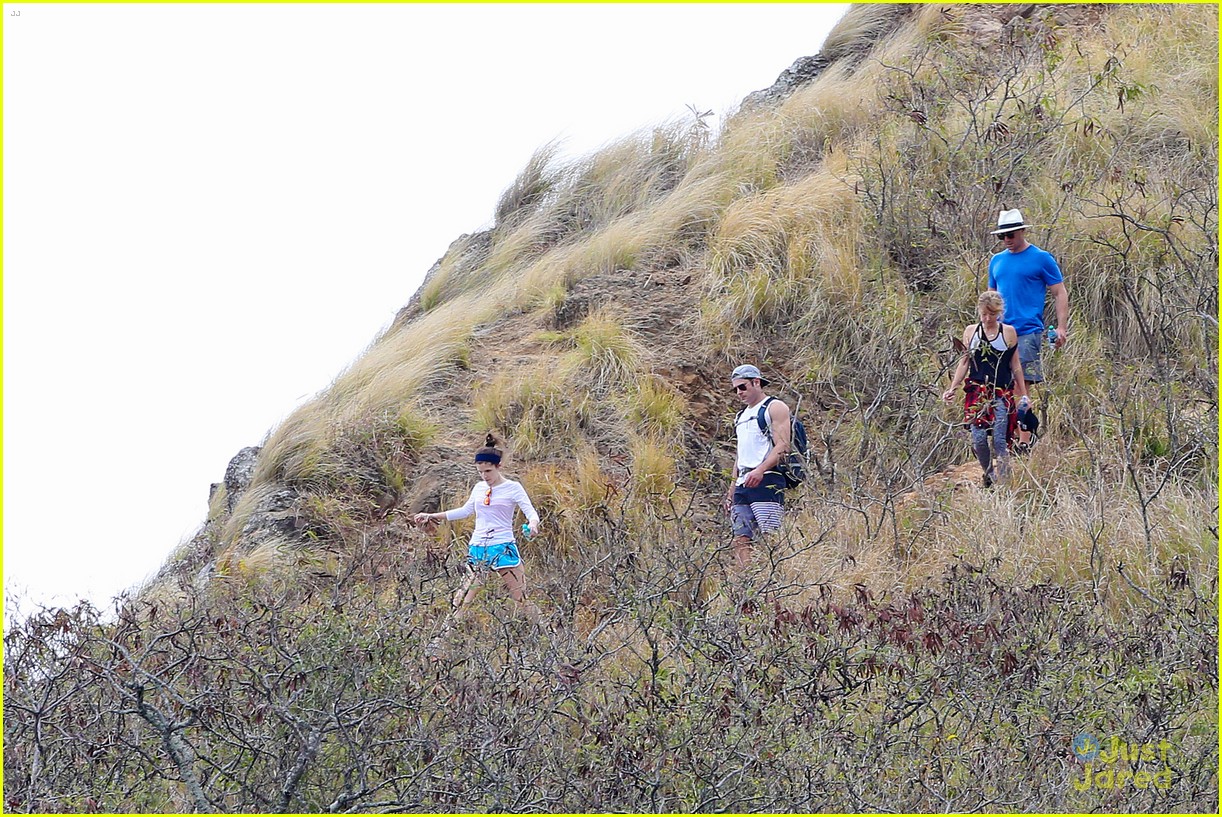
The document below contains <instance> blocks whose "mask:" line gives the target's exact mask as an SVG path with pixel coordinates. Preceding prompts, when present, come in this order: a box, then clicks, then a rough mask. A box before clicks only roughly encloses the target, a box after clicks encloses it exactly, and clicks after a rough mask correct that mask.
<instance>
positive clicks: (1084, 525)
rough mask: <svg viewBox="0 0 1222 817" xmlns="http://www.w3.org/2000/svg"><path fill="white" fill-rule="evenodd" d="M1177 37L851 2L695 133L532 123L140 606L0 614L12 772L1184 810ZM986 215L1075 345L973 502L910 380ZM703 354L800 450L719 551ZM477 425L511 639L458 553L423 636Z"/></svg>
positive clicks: (193, 784)
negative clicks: (503, 175) (990, 484)
mask: <svg viewBox="0 0 1222 817" xmlns="http://www.w3.org/2000/svg"><path fill="white" fill-rule="evenodd" d="M1016 12H1019V13H1018V14H1016ZM1217 52H1218V35H1217V9H1216V7H1211V6H1185V5H1178V6H1169V5H1163V6H1089V7H1088V6H1055V7H1020V6H945V7H944V6H903V7H893V6H860V7H855V8H854V9H853V11H852V12H851V13H850V14H849V16H848V17H846V19H845V20H844V21H843V22H842V23H841V25H840V26H839V27H838V28H837V30H836V31H834V32H833V34H832V35H831V37H830V38H829V40H828V42H827V44H826V45H825V48H824V52H823V56H824V57H826V58H827V61H828V67H827V68H825V69H824V70H823V72H822V73H821V74H820V75H819V76H818V77H817V78H816V79H814V80H813V81H811V82H809V83H808V84H806V85H804V86H802V87H801V88H799V89H797V90H796V91H794V92H793V93H791V94H789V95H788V96H786V97H785V98H784V99H783V100H781V101H779V102H776V103H772V104H766V105H760V106H755V107H750V108H744V109H743V110H742V111H740V112H739V113H738V114H737V115H736V116H734V117H733V118H732V119H731V120H730V121H729V122H728V123H727V125H726V126H725V128H724V130H723V131H722V132H721V133H717V134H711V133H709V132H708V130H707V129H706V128H705V127H704V125H703V122H702V121H701V120H699V119H693V120H691V121H686V122H676V123H670V124H667V125H663V126H659V127H656V128H652V129H648V130H644V131H642V132H641V133H639V134H636V135H634V136H632V137H630V138H627V139H624V140H622V141H621V142H619V143H617V144H614V145H612V146H610V147H608V148H606V149H605V150H603V151H601V152H599V153H597V154H595V155H592V156H589V157H586V158H584V159H581V160H578V161H565V160H561V159H559V158H558V154H557V152H556V150H555V148H554V147H553V146H544V147H542V148H541V149H540V150H539V151H538V153H537V154H536V155H535V156H534V157H532V158H531V159H530V161H529V162H528V163H527V165H526V167H525V168H524V169H523V171H522V173H521V175H520V176H519V178H518V179H516V180H513V181H512V183H510V184H508V186H507V188H506V191H505V193H504V195H503V196H502V197H501V199H500V201H499V202H496V203H491V202H490V203H489V204H490V206H492V205H493V204H495V209H494V212H495V226H494V227H493V228H492V229H490V230H488V231H486V232H481V233H478V234H475V235H471V236H464V237H462V238H460V239H459V240H458V241H456V242H455V243H454V244H453V245H452V246H451V248H450V250H449V251H448V252H447V254H446V255H445V257H443V258H442V259H441V260H440V261H439V263H438V264H437V265H436V266H435V268H434V269H433V270H432V271H431V272H430V274H429V276H428V278H427V279H426V281H425V283H424V285H423V287H422V288H421V290H420V292H419V293H417V295H416V296H415V297H414V298H413V300H412V302H411V303H410V304H408V305H407V306H406V307H405V308H404V309H403V310H402V311H401V313H400V315H399V317H398V318H397V320H396V321H395V322H394V324H393V325H392V326H391V327H390V329H389V330H387V331H386V332H385V333H384V334H382V335H381V336H380V337H378V338H377V339H376V340H375V341H374V342H373V343H372V344H371V346H370V347H369V349H368V350H367V351H366V352H365V354H364V355H362V356H361V357H360V358H359V359H357V360H356V361H354V362H353V363H352V365H351V366H350V367H349V368H348V369H347V370H345V371H344V372H342V373H341V374H340V375H339V376H338V377H337V378H336V379H335V381H334V383H333V384H332V385H331V386H330V387H329V388H328V389H327V390H325V391H324V392H323V393H321V394H320V395H319V396H318V397H317V399H315V400H314V401H313V402H311V403H309V404H307V405H305V406H303V407H302V408H301V409H299V410H298V411H297V412H296V413H294V414H293V415H292V416H291V417H290V418H289V419H288V420H286V421H285V423H284V424H283V425H282V426H281V427H280V428H278V429H276V430H275V432H274V433H273V434H272V435H271V436H270V438H269V439H268V440H266V441H265V444H264V445H263V447H262V450H261V452H260V453H259V456H258V460H257V463H256V465H255V469H254V473H253V478H252V480H251V482H250V484H249V486H248V487H244V489H243V490H242V491H241V492H240V493H237V492H235V493H234V494H232V495H226V493H225V492H224V491H221V492H219V493H218V495H217V496H216V497H215V500H214V503H213V510H212V513H211V514H210V518H209V521H208V524H207V525H206V526H205V527H204V528H203V529H202V530H201V532H200V534H199V536H197V537H196V539H195V540H194V541H193V542H191V543H190V544H189V545H188V546H185V547H184V548H183V549H182V551H181V552H180V553H178V554H175V557H174V558H173V559H172V560H171V561H170V562H169V563H168V564H167V565H166V568H165V569H164V570H163V573H162V575H161V576H160V577H159V578H158V580H157V581H156V582H154V583H153V584H152V585H151V586H150V587H149V588H147V589H146V591H145V592H144V593H143V594H142V597H141V598H140V599H139V600H138V601H135V602H131V603H127V604H125V605H123V606H122V607H121V609H120V611H119V613H118V618H117V620H116V621H110V622H108V623H107V622H106V620H105V617H103V616H101V615H100V614H99V613H98V612H97V611H94V610H90V609H88V608H79V609H76V610H64V611H52V612H50V613H48V614H47V615H46V616H43V617H35V618H34V619H31V620H30V621H29V622H27V623H26V624H25V625H24V626H23V627H22V628H19V629H16V630H14V631H13V632H11V633H10V634H9V635H8V636H7V637H6V655H5V699H4V701H5V746H4V751H5V800H6V807H7V808H8V809H10V810H15V811H73V810H85V811H88V810H101V811H115V810H129V811H152V810H192V809H195V810H234V811H328V810H329V811H345V812H348V811H434V810H436V811H525V810H531V811H538V810H548V811H714V810H728V811H748V810H781V811H878V810H892V809H894V810H905V811H931V810H940V811H946V810H955V811H960V810H980V811H1018V810H1023V811H1079V812H1082V811H1108V812H1125V811H1180V812H1183V811H1209V812H1216V811H1217V807H1218V796H1217V786H1218V779H1217V765H1218V763H1217V761H1218V732H1217V700H1218V699H1217V694H1218V660H1217V645H1218V630H1217V621H1218V619H1217V611H1218V605H1217V576H1218V563H1217V543H1218V538H1217V537H1218V534H1217V508H1218V504H1217V473H1218V470H1217V469H1218V401H1217V393H1218V389H1217V387H1218V380H1217V375H1218V362H1217V349H1218V332H1217V326H1218V324H1217V317H1218V302H1217V289H1218V288H1217V284H1218V277H1217V266H1218V255H1217V192H1218V177H1217V166H1218V162H1217V112H1218V97H1217V76H1218V65H1217ZM1013 207H1019V208H1021V209H1022V211H1023V213H1024V215H1025V216H1026V217H1027V219H1028V220H1029V221H1030V222H1032V223H1033V224H1035V225H1036V227H1035V228H1034V229H1033V230H1031V231H1030V233H1031V235H1030V238H1031V240H1032V241H1033V242H1034V243H1036V244H1037V245H1039V246H1042V247H1044V248H1045V249H1048V250H1050V251H1051V252H1053V253H1054V254H1055V255H1056V256H1057V258H1058V260H1059V261H1060V264H1061V267H1062V269H1063V270H1064V271H1065V274H1066V281H1067V286H1068V288H1069V291H1070V302H1071V311H1072V321H1071V328H1072V334H1071V341H1070V343H1069V344H1067V345H1066V347H1065V348H1064V349H1063V350H1061V351H1059V352H1056V353H1055V354H1052V355H1051V356H1050V358H1049V359H1048V360H1047V363H1046V375H1047V379H1048V382H1047V385H1046V387H1045V389H1044V391H1043V400H1044V402H1045V404H1046V410H1047V414H1048V418H1049V420H1048V422H1047V424H1046V425H1047V427H1046V429H1045V432H1046V433H1045V436H1044V439H1043V440H1042V441H1041V442H1040V443H1039V445H1038V446H1037V447H1036V448H1035V450H1034V451H1033V453H1032V454H1031V455H1030V456H1029V457H1026V458H1023V459H1021V460H1019V461H1018V462H1017V463H1016V473H1015V475H1014V477H1013V478H1012V480H1011V481H1010V482H1009V483H1007V484H1004V485H1001V486H999V487H997V488H995V489H994V490H992V491H985V490H982V489H981V488H979V469H978V467H977V466H975V465H974V464H970V463H971V460H972V458H971V455H970V453H969V451H968V448H967V444H966V441H965V437H964V432H963V431H962V430H961V429H960V428H959V426H958V423H957V421H958V419H959V417H958V411H957V410H956V409H955V408H954V407H952V406H948V405H946V404H944V403H942V401H941V400H940V394H941V392H942V390H943V389H945V388H946V384H947V383H948V382H949V378H950V371H951V369H952V367H953V365H954V363H955V360H956V357H955V353H954V351H953V349H952V345H951V344H952V340H951V339H952V337H954V336H956V335H958V333H959V332H960V330H961V329H962V326H963V325H964V323H966V322H967V321H969V320H971V319H972V316H973V313H974V304H975V299H976V296H977V294H978V293H979V292H980V291H981V289H983V288H984V281H985V270H986V262H987V259H988V257H989V254H990V253H991V252H993V251H995V249H996V247H995V246H994V244H993V243H992V242H991V241H990V240H989V237H988V235H987V233H988V230H989V229H991V227H992V225H993V224H994V223H995V220H996V216H997V212H998V211H999V210H1000V209H1008V208H1013ZM1046 354H1047V353H1046ZM740 362H755V363H758V364H759V365H760V366H761V367H762V368H763V369H764V370H765V372H766V373H767V374H768V375H770V376H771V377H772V378H773V380H774V386H773V387H772V388H771V389H770V391H773V392H774V393H777V394H779V395H780V396H783V397H785V398H786V399H787V400H788V401H789V402H790V403H791V405H797V404H798V400H799V398H800V400H801V402H800V410H801V414H802V415H803V417H804V419H805V421H806V424H807V426H808V428H809V429H810V431H811V434H812V442H813V445H814V450H815V456H816V461H817V462H816V469H815V471H816V472H815V474H814V475H813V477H812V480H811V483H810V484H809V485H808V486H806V487H805V488H804V489H803V490H802V491H801V492H799V493H797V494H796V495H795V496H793V497H792V498H791V502H790V513H789V514H788V516H787V520H786V523H785V527H784V529H783V531H782V533H781V535H780V536H778V537H777V541H776V542H774V543H773V545H772V548H771V552H769V553H762V554H761V557H760V559H759V560H758V564H757V566H756V569H754V570H753V571H752V573H751V574H750V575H748V576H735V575H733V574H732V573H730V572H728V566H729V562H730V559H729V556H728V552H727V547H728V531H727V526H726V523H725V520H724V516H723V514H722V513H721V511H720V510H719V508H718V501H719V499H720V497H721V495H723V493H724V490H725V486H726V484H727V483H726V470H727V469H728V467H729V466H730V465H731V459H732V453H731V452H732V444H731V440H732V433H731V430H730V427H729V422H728V421H729V420H730V419H731V418H732V416H733V413H734V411H735V408H736V403H735V401H734V400H733V398H732V396H731V394H730V392H729V388H728V381H727V379H726V378H727V373H728V372H729V371H730V369H731V368H732V367H733V366H734V365H735V364H736V363H740ZM489 430H495V431H497V432H498V433H500V434H502V435H503V436H504V437H505V439H506V440H507V442H508V448H509V460H508V465H507V472H508V473H509V475H510V476H512V477H514V478H518V479H521V480H522V482H523V483H524V484H525V485H526V487H527V489H528V490H529V492H530V494H531V496H532V497H533V498H534V499H535V502H536V505H537V506H539V508H540V510H541V512H542V514H543V520H544V526H545V530H544V533H543V534H542V535H541V536H540V537H539V538H538V539H537V540H535V541H532V542H530V543H528V544H526V545H525V546H524V556H525V560H526V565H527V571H528V577H529V579H530V581H531V584H532V588H533V598H534V599H535V600H536V601H537V602H538V603H539V604H540V606H541V607H543V608H544V610H545V613H546V614H547V616H548V618H549V621H550V627H548V628H543V629H536V628H534V627H533V626H532V625H529V624H528V623H526V622H525V621H521V620H519V619H517V618H516V617H515V616H514V614H513V611H512V609H511V607H510V605H509V603H508V601H507V600H506V599H505V598H504V593H503V592H502V591H501V590H500V588H499V587H498V586H496V584H495V583H493V585H492V586H490V587H489V589H488V590H487V591H486V592H485V595H484V596H483V597H482V598H481V599H480V600H479V601H478V602H477V604H476V609H475V611H474V612H475V615H474V616H473V617H472V621H471V622H470V623H469V624H468V626H466V627H465V628H464V629H463V630H461V631H459V632H456V633H454V634H453V635H452V636H451V638H450V641H449V643H448V647H447V654H446V659H445V660H444V661H442V662H441V663H439V664H430V663H429V662H427V661H425V659H424V658H423V645H424V644H425V643H426V642H427V641H428V640H429V639H430V638H432V637H433V635H434V634H435V633H436V631H437V628H438V624H439V622H440V620H441V618H442V617H443V616H444V614H445V613H446V611H447V610H448V606H449V601H448V597H449V594H450V592H451V591H452V588H453V587H454V586H455V584H456V582H457V580H458V570H459V564H460V554H461V553H462V551H463V549H464V548H463V543H464V542H465V537H464V533H466V532H467V531H466V530H465V529H464V528H462V527H457V528H453V529H448V530H445V531H443V532H442V533H439V534H437V535H435V536H428V535H425V534H424V533H422V532H420V531H417V530H416V529H414V528H413V527H412V526H411V524H410V518H411V515H412V514H413V513H414V512H416V511H418V510H422V509H424V510H435V509H437V508H438V507H439V506H440V507H451V506H453V505H455V504H458V503H459V502H460V501H461V498H465V495H466V492H467V491H468V490H469V487H470V484H471V482H472V481H473V480H474V479H475V476H474V472H473V469H472V468H471V467H470V465H469V462H468V461H469V458H470V452H471V451H472V449H474V448H475V447H476V446H477V445H479V444H480V442H481V441H482V439H483V436H484V434H485V433H486V432H487V431H489ZM965 463H967V464H965ZM1082 735H1090V736H1092V737H1094V738H1095V739H1097V741H1101V742H1103V744H1104V749H1105V752H1104V753H1103V755H1102V756H1100V758H1101V759H1100V758H1096V759H1095V760H1094V761H1093V762H1092V763H1090V764H1087V763H1084V762H1083V761H1082V760H1081V759H1080V757H1079V755H1080V754H1081V753H1080V752H1079V753H1078V754H1075V746H1076V745H1077V746H1078V748H1079V749H1081V746H1080V744H1076V743H1075V741H1076V740H1077V739H1079V737H1080V736H1082ZM1113 737H1116V738H1118V739H1119V741H1120V742H1123V743H1124V744H1125V745H1126V746H1128V745H1129V744H1132V745H1133V746H1134V747H1135V748H1136V749H1137V750H1138V751H1137V753H1136V754H1137V756H1136V757H1134V758H1132V759H1130V760H1128V761H1125V760H1121V759H1118V758H1117V759H1114V760H1113V761H1112V762H1106V759H1107V758H1108V757H1109V755H1108V753H1107V751H1106V750H1107V749H1108V748H1109V747H1110V746H1111V743H1110V739H1111V738H1113ZM1146 747H1149V748H1150V751H1149V752H1148V753H1147V754H1148V755H1150V757H1146V756H1145V755H1142V754H1141V752H1140V750H1141V749H1143V748H1146ZM1087 769H1090V770H1091V773H1092V774H1095V775H1096V777H1094V778H1093V779H1087V778H1086V777H1085V775H1086V774H1087ZM1122 771H1127V772H1129V773H1130V774H1128V776H1127V777H1125V775H1122V774H1120V772H1122ZM1104 772H1109V773H1110V774H1109V775H1108V777H1107V778H1106V779H1107V781H1108V785H1103V783H1102V781H1103V780H1104V778H1103V776H1102V775H1103V773H1104ZM1137 772H1140V773H1143V774H1146V775H1149V777H1147V778H1137V777H1134V774H1133V773H1137ZM1160 775H1161V776H1160ZM1139 779H1140V780H1142V781H1143V782H1144V783H1145V785H1141V786H1139V785H1137V781H1138V780H1139ZM1084 780H1085V781H1086V783H1085V784H1083V781H1084ZM1117 780H1120V781H1121V782H1120V783H1119V784H1117V783H1116V781H1117ZM1164 780H1165V781H1166V782H1167V785H1166V786H1163V785H1162V781H1164Z"/></svg>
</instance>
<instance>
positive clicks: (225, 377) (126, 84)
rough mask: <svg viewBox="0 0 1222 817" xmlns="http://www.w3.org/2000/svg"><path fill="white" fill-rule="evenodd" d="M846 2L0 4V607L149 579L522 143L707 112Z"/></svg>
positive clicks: (456, 229)
mask: <svg viewBox="0 0 1222 817" xmlns="http://www.w3.org/2000/svg"><path fill="white" fill-rule="evenodd" d="M846 9H847V6H845V5H832V4H776V5H771V4H770V5H764V4H742V5H738V4H735V5H729V4H707V5H706V4H680V5H388V4H373V5H313V4H302V5H281V4H269V5H255V4H251V5H245V4H235V5H213V4H204V5H168V4H167V5H153V4H147V5H146V4H135V5H126V6H124V5H94V4H62V5H61V4H46V5H44V4H22V3H6V4H4V13H3V14H4V16H3V36H4V67H3V70H4V75H3V77H4V97H3V106H4V110H3V115H4V120H3V138H4V146H3V147H4V245H3V246H4V258H3V264H4V266H3V275H4V281H3V283H4V293H3V294H4V301H3V303H4V370H3V372H4V392H3V411H4V427H3V430H4V440H3V450H4V482H3V501H4V513H3V526H4V530H3V537H4V538H3V548H4V551H3V569H4V585H5V593H6V597H8V598H9V600H10V603H11V601H12V600H13V598H14V597H19V598H21V599H25V602H24V603H23V604H22V605H21V606H22V609H23V610H25V609H30V607H31V605H32V604H35V603H36V604H65V603H72V602H73V601H75V600H76V599H77V598H88V599H90V600H91V601H93V602H94V603H95V604H98V605H99V606H103V607H105V606H108V605H107V602H108V600H109V599H110V598H112V597H113V596H114V595H115V594H117V593H118V592H120V591H121V590H123V589H124V588H126V587H129V586H132V585H134V584H137V583H139V582H140V581H141V580H142V579H143V578H145V577H146V576H147V575H149V574H151V573H152V572H154V571H155V570H156V569H157V568H158V567H159V566H160V564H161V563H162V561H163V560H164V559H165V557H166V556H167V555H169V553H170V552H171V551H172V550H173V549H174V548H175V547H176V546H177V545H178V544H179V542H181V541H183V540H185V539H188V538H190V536H191V535H192V534H193V533H194V532H195V530H196V529H197V528H198V527H199V525H200V524H201V523H202V521H203V519H204V516H205V513H206V511H207V499H208V487H209V485H210V484H211V483H213V482H220V481H221V480H222V479H223V477H224V473H225V466H226V465H227V464H228V462H229V459H230V458H231V457H232V456H233V455H234V454H236V453H237V451H238V450H239V449H240V448H242V447H243V446H246V445H257V444H259V443H261V442H262V441H263V439H264V437H265V436H266V434H267V433H268V431H269V430H271V429H272V428H273V427H275V426H276V425H277V424H278V423H279V422H280V421H281V420H283V419H284V418H285V417H286V416H287V415H288V414H289V413H290V412H291V411H292V410H293V409H294V408H296V407H297V406H298V405H300V404H301V403H302V402H304V401H305V400H307V399H308V398H309V397H311V396H312V395H314V394H316V393H317V392H319V391H321V390H322V389H324V388H326V386H327V385H328V384H329V383H330V382H331V380H332V379H333V378H334V377H335V376H336V375H337V374H339V372H340V371H341V370H342V369H343V368H344V367H345V366H346V365H347V364H348V363H350V362H351V361H352V360H353V359H354V358H356V357H357V356H358V355H359V354H360V353H361V352H362V351H363V350H364V349H365V347H366V346H367V345H368V344H369V343H370V342H371V341H372V340H373V339H374V337H375V336H376V335H377V334H378V332H379V331H380V329H382V328H384V327H385V326H387V325H388V324H389V323H390V321H391V319H392V318H393V317H394V314H395V312H396V311H397V310H398V309H399V308H400V307H402V306H403V305H404V304H406V303H407V301H408V299H409V298H410V297H411V295H412V293H414V292H415V290H416V289H417V287H418V286H419V284H420V282H421V280H422V279H423V277H424V274H425V272H426V271H427V270H428V268H429V266H431V265H432V263H433V262H434V261H435V260H436V259H437V258H438V257H440V256H441V255H442V253H444V252H445V249H446V247H447V246H449V244H450V242H451V241H453V240H454V239H455V238H457V237H458V236H459V235H460V234H462V233H469V232H473V231H475V230H477V229H480V228H481V227H485V226H488V224H489V223H490V222H491V218H492V211H493V208H494V207H495V205H496V201H497V198H498V196H499V195H500V193H501V191H502V190H504V189H505V188H506V187H508V186H509V184H510V183H511V182H512V181H513V179H514V178H515V177H516V175H517V173H518V171H520V170H521V169H522V167H523V166H524V165H525V164H526V161H527V160H528V159H529V158H530V155H531V154H532V153H533V152H534V151H535V149H536V148H538V147H539V146H541V145H543V144H544V143H546V142H548V141H550V140H552V139H555V138H558V137H559V138H562V139H564V140H565V143H564V144H565V146H566V148H567V150H568V153H569V155H580V154H584V153H587V152H589V151H591V150H593V149H595V148H597V147H598V146H599V145H601V144H604V143H606V142H609V141H611V140H613V139H615V138H617V137H619V136H622V135H625V134H628V133H631V132H633V131H636V130H638V129H639V128H642V127H647V126H652V125H655V124H658V123H661V122H663V121H666V120H669V119H674V118H682V117H685V116H687V117H690V113H688V111H687V110H686V105H687V104H692V105H695V106H697V107H698V108H699V109H701V110H707V109H712V110H714V112H715V113H716V114H717V117H716V118H715V119H714V120H712V121H713V124H714V125H716V124H719V122H720V119H721V114H723V113H724V112H726V111H728V110H729V109H731V108H732V107H733V106H735V105H736V104H737V103H738V102H739V101H740V100H741V99H742V98H743V97H744V96H745V95H746V94H748V93H749V92H751V91H754V90H759V89H762V88H766V87H768V86H769V85H771V84H772V82H773V81H774V80H775V79H776V77H777V75H778V74H780V73H781V71H783V70H784V69H785V68H787V67H788V66H789V65H790V64H791V63H792V62H793V61H794V60H795V59H797V58H798V57H802V56H806V55H810V54H815V53H817V52H818V50H819V47H820V45H821V44H822V42H823V39H824V37H825V36H826V35H827V33H828V31H830V30H831V27H832V26H833V25H834V24H835V22H836V21H837V20H838V19H839V18H840V16H841V15H842V14H843V13H844V11H845V10H846ZM17 12H20V13H19V14H17Z"/></svg>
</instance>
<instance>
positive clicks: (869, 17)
mask: <svg viewBox="0 0 1222 817" xmlns="http://www.w3.org/2000/svg"><path fill="white" fill-rule="evenodd" d="M912 13H913V7H912V6H911V5H908V4H894V3H877V4H860V5H855V6H853V7H852V8H850V9H849V10H848V12H847V13H846V14H845V15H844V17H843V19H841V21H840V22H839V23H837V24H836V27H835V28H833V29H832V31H831V33H829V34H828V35H827V39H826V41H825V42H824V43H823V50H822V51H820V52H819V53H818V54H816V55H815V56H813V57H801V58H799V59H798V60H796V61H795V62H794V64H793V65H791V66H789V67H788V68H786V69H785V70H784V71H782V72H781V75H780V76H779V77H777V80H776V82H774V83H772V85H771V86H770V87H768V88H765V89H764V90H762V91H754V92H752V93H750V94H747V97H746V98H745V99H744V100H743V104H742V107H743V109H744V110H745V109H748V108H758V107H764V106H768V105H776V104H778V103H780V102H782V101H784V100H785V99H786V98H787V97H789V95H790V94H792V93H793V92H794V91H796V90H798V89H799V88H801V87H802V86H803V85H806V84H807V83H809V82H811V81H812V80H814V79H815V78H816V77H818V76H819V75H820V74H822V73H823V71H824V70H825V69H826V68H827V67H828V66H829V65H831V64H832V63H834V62H837V61H838V60H842V59H849V60H853V61H856V60H859V59H861V58H862V57H863V56H865V55H866V54H867V53H868V52H869V51H870V49H871V48H873V47H874V44H875V43H877V42H878V41H879V40H881V39H882V38H883V37H885V36H886V35H888V34H889V33H891V32H892V31H894V30H895V29H896V28H897V27H899V25H900V24H901V23H902V22H903V21H904V20H905V19H907V18H908V16H909V15H910V14H912Z"/></svg>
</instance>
